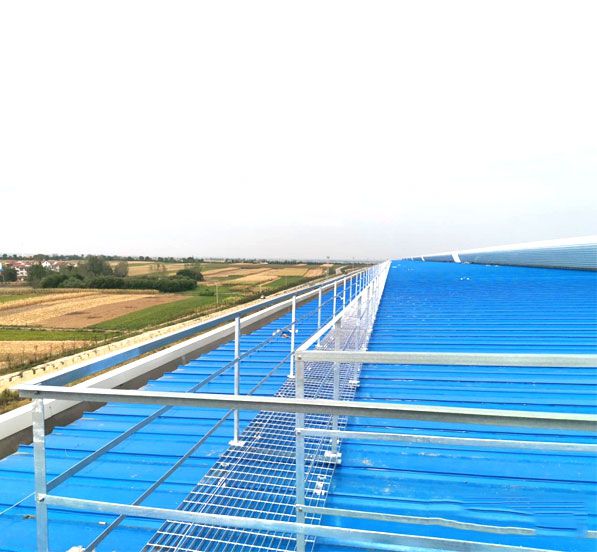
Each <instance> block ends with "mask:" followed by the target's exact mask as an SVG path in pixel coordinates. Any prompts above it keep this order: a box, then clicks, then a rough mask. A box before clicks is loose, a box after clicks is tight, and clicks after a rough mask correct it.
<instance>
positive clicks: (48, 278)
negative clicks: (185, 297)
mask: <svg viewBox="0 0 597 552" xmlns="http://www.w3.org/2000/svg"><path fill="white" fill-rule="evenodd" d="M128 273H129V266H128V262H127V261H126V260H121V261H119V262H118V263H116V265H115V266H111V265H110V263H109V262H108V260H107V259H106V258H105V257H103V256H101V255H88V256H87V257H85V259H84V260H83V261H81V262H79V263H77V265H76V266H75V265H73V264H66V265H63V266H61V267H60V270H59V271H58V272H54V271H53V270H51V269H49V268H46V267H44V266H42V264H41V263H35V264H33V265H31V266H30V267H29V268H28V269H27V281H28V282H29V283H30V284H31V285H32V286H33V287H39V288H90V289H154V290H157V291H161V292H165V293H176V292H180V291H189V290H191V289H195V288H196V287H197V282H199V281H202V280H203V274H201V272H200V270H199V267H197V266H194V265H188V266H187V267H186V268H183V269H182V270H179V271H178V272H177V273H176V274H175V275H174V276H167V275H159V276H155V275H151V276H129V275H128Z"/></svg>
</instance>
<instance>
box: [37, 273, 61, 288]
mask: <svg viewBox="0 0 597 552" xmlns="http://www.w3.org/2000/svg"><path fill="white" fill-rule="evenodd" d="M67 278H68V276H66V274H50V275H49V276H46V277H45V278H42V279H41V281H40V282H39V287H42V288H57V287H58V286H59V285H60V284H62V282H64V281H65V280H66V279H67Z"/></svg>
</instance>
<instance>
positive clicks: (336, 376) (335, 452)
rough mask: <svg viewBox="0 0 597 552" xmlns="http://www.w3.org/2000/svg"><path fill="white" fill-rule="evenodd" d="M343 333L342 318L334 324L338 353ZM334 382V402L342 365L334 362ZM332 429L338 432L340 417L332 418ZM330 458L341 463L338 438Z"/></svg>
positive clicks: (335, 346) (334, 441)
mask: <svg viewBox="0 0 597 552" xmlns="http://www.w3.org/2000/svg"><path fill="white" fill-rule="evenodd" d="M341 331H342V318H340V319H338V320H337V321H336V323H335V324H334V349H335V350H336V351H340V350H342V344H341ZM332 370H333V382H334V389H333V393H332V398H333V399H334V400H336V401H337V400H338V399H339V398H340V363H339V362H334V365H333V368H332ZM332 429H333V430H334V431H337V430H338V416H337V415H334V416H332ZM326 456H328V457H329V458H330V460H331V461H332V462H336V464H339V463H340V458H341V456H340V453H339V452H338V438H337V437H332V439H331V451H330V454H329V455H328V454H326Z"/></svg>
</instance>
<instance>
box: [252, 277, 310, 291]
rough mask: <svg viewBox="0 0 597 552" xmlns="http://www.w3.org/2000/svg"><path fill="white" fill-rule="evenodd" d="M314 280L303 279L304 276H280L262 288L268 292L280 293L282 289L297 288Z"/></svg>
mask: <svg viewBox="0 0 597 552" xmlns="http://www.w3.org/2000/svg"><path fill="white" fill-rule="evenodd" d="M313 279H314V278H305V277H304V276H280V278H278V279H277V280H274V281H273V282H269V283H268V284H266V285H265V286H264V287H266V288H267V289H269V290H270V292H275V291H282V290H283V289H286V288H289V287H294V286H298V285H300V284H304V283H305V282H309V281H310V280H313Z"/></svg>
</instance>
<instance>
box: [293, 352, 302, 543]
mask: <svg viewBox="0 0 597 552" xmlns="http://www.w3.org/2000/svg"><path fill="white" fill-rule="evenodd" d="M293 356H294V355H293ZM294 396H295V397H296V398H297V399H302V398H304V396H305V363H304V361H303V359H302V358H301V356H300V354H298V355H297V358H296V379H295V382H294ZM295 418H296V428H295V431H296V522H297V523H305V510H304V506H305V436H304V434H303V429H304V427H305V415H304V414H303V413H300V412H297V413H296V414H295ZM296 550H297V552H304V550H305V535H304V533H301V532H297V534H296Z"/></svg>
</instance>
